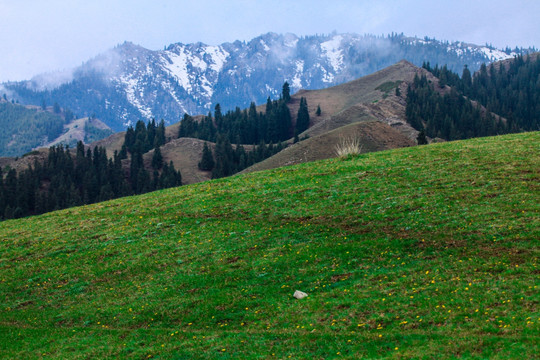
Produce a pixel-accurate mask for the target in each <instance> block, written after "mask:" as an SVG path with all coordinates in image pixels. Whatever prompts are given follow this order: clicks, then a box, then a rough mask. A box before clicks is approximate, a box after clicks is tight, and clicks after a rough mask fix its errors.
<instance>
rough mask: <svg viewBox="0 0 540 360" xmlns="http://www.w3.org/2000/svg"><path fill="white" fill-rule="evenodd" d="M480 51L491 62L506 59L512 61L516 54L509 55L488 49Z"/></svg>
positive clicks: (484, 48)
mask: <svg viewBox="0 0 540 360" xmlns="http://www.w3.org/2000/svg"><path fill="white" fill-rule="evenodd" d="M480 51H481V52H482V53H483V54H484V55H485V56H486V57H487V58H488V59H489V60H490V61H500V60H506V59H512V58H513V57H514V56H515V55H516V54H514V53H512V54H510V55H508V54H507V53H505V52H503V51H501V50H497V49H490V48H487V47H483V48H480Z"/></svg>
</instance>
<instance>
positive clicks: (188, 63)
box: [0, 33, 534, 131]
mask: <svg viewBox="0 0 540 360" xmlns="http://www.w3.org/2000/svg"><path fill="white" fill-rule="evenodd" d="M532 50H534V49H517V48H516V49H514V50H511V49H508V48H507V49H505V50H499V49H495V48H493V47H491V46H487V45H486V46H478V45H471V44H465V43H462V42H454V43H449V42H445V41H438V40H435V39H429V38H424V39H419V38H411V37H407V36H405V35H403V34H392V35H389V36H374V35H357V34H336V33H334V34H330V35H314V36H306V37H298V36H296V35H294V34H275V33H267V34H264V35H261V36H259V37H256V38H254V39H252V40H250V41H248V42H240V41H235V42H233V43H224V44H221V45H217V46H211V45H206V44H203V43H193V44H182V43H176V44H172V45H169V46H168V47H166V48H165V49H163V50H158V51H153V50H148V49H145V48H143V47H141V46H138V45H135V44H133V43H130V42H125V43H123V44H121V45H119V46H117V47H115V48H113V49H111V50H109V51H107V52H105V53H103V54H100V55H98V56H96V57H95V58H93V59H91V60H89V61H88V62H86V63H84V64H83V65H81V66H80V67H78V68H76V69H73V70H72V71H64V72H57V73H49V74H41V75H38V76H35V77H34V78H33V79H31V80H28V81H23V82H16V83H4V84H1V85H0V94H4V93H5V94H6V95H7V97H8V98H9V99H14V100H16V101H19V102H20V103H23V104H43V103H46V104H53V103H55V102H57V103H59V104H60V105H61V106H62V107H66V108H69V109H71V110H72V111H73V112H74V113H75V114H77V115H78V116H80V117H81V116H92V115H95V116H96V117H97V118H99V119H101V120H102V121H103V122H105V123H106V124H107V125H108V126H110V127H111V128H112V129H113V130H115V131H120V130H123V129H124V128H125V127H126V126H128V125H130V124H134V123H135V122H136V121H137V120H139V119H143V120H150V119H152V118H156V119H164V120H165V122H166V123H168V124H170V123H174V122H177V121H178V120H180V118H181V116H182V115H183V114H184V113H189V114H204V113H208V111H210V110H212V109H213V106H214V105H215V104H216V103H220V104H221V107H222V109H224V110H227V109H231V108H233V107H235V106H243V107H247V106H249V104H250V102H252V101H253V102H255V103H258V104H260V103H264V102H265V101H266V99H267V97H268V94H272V96H274V97H278V96H279V93H280V92H281V87H282V85H283V83H284V82H285V81H288V82H289V84H290V86H291V91H292V92H296V91H298V90H299V89H320V88H326V87H329V86H333V85H337V84H341V83H344V82H347V81H351V80H353V79H356V78H359V77H361V76H364V75H367V74H371V73H373V72H375V71H377V70H380V69H382V68H385V67H387V66H389V65H391V64H394V63H396V62H398V61H399V60H401V59H406V60H408V61H410V62H412V63H414V64H416V65H419V66H420V65H422V63H424V62H430V63H431V64H432V65H435V64H439V65H445V64H446V65H447V66H448V68H449V69H450V70H452V71H455V72H458V73H461V71H462V69H463V67H464V66H465V65H468V67H469V69H470V70H471V71H475V70H477V69H478V68H479V67H480V65H481V64H482V63H490V62H493V61H498V60H503V59H506V58H512V57H514V56H515V55H517V54H519V53H523V52H529V51H532Z"/></svg>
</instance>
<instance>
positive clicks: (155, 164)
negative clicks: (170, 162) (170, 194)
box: [152, 147, 163, 170]
mask: <svg viewBox="0 0 540 360" xmlns="http://www.w3.org/2000/svg"><path fill="white" fill-rule="evenodd" d="M162 167H163V156H162V155H161V150H160V149H159V147H157V148H156V149H155V150H154V155H153V156H152V168H154V169H156V170H159V169H161V168H162Z"/></svg>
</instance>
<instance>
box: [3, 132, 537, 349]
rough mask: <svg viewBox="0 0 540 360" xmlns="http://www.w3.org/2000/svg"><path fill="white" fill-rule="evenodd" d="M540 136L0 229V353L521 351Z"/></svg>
mask: <svg viewBox="0 0 540 360" xmlns="http://www.w3.org/2000/svg"><path fill="white" fill-rule="evenodd" d="M539 144H540V132H533V133H524V134H517V135H506V136H500V137H491V138H481V139H473V140H467V141H459V142H450V143H443V144H433V145H429V146H423V147H413V148H405V149H398V150H390V151H384V152H378V153H368V154H362V155H359V156H350V157H346V158H335V159H329V160H324V161H318V162H313V163H305V164H300V165H297V166H293V167H284V168H278V169H274V170H270V171H265V172H259V173H251V174H247V175H241V176H234V177H232V178H227V179H221V180H217V181H210V182H205V183H201V184H196V185H190V186H184V187H180V188H175V189H168V190H163V191H159V192H154V193H149V194H145V195H141V196H136V197H130V198H123V199H117V200H113V201H110V202H105V203H100V204H94V205H89V206H85V207H80V208H72V209H67V210H63V211H59V212H55V213H49V214H45V215H42V216H37V217H32V218H27V219H19V220H13V221H5V222H3V223H1V224H0V254H1V255H0V296H1V298H2V304H1V307H0V353H1V354H2V355H1V356H2V357H4V358H104V357H115V358H162V359H169V358H170V359H181V358H208V359H215V358H218V359H219V358H223V359H227V358H229V359H232V358H239V357H240V358H243V357H245V358H273V357H275V358H288V357H289V356H290V357H291V358H358V357H367V358H400V357H414V358H424V357H425V358H431V357H442V358H454V357H456V356H461V357H464V358H501V359H502V358H505V359H506V358H532V357H534V354H537V353H538V352H539V350H540V349H539V348H538V347H539V346H538V344H539V343H540V341H539V340H540V339H539V336H538V334H539V330H540V326H539V325H540V322H539V321H540V319H539V318H540V314H539V312H538V302H539V298H538V285H539V280H538V256H539V250H538V239H539V238H540V218H539V210H540V208H539V203H540V201H539V200H540V199H539V196H538V194H539V193H540V191H539V190H540V189H539V185H538V184H540V174H539V173H538V169H539V168H540V158H539V157H538V154H539V150H540V146H539ZM295 289H299V290H302V291H305V292H307V293H308V294H309V297H308V298H306V299H303V300H295V299H294V298H293V297H292V293H293V292H294V290H295Z"/></svg>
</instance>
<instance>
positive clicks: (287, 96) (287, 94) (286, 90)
mask: <svg viewBox="0 0 540 360" xmlns="http://www.w3.org/2000/svg"><path fill="white" fill-rule="evenodd" d="M281 97H282V99H283V101H285V102H286V103H288V102H289V101H290V100H291V89H290V87H289V83H288V82H286V81H285V83H284V84H283V89H282V91H281Z"/></svg>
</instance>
